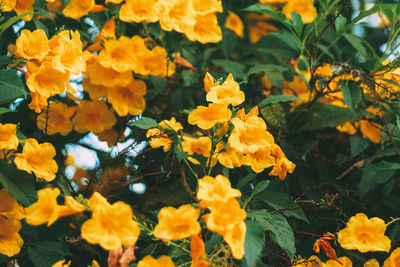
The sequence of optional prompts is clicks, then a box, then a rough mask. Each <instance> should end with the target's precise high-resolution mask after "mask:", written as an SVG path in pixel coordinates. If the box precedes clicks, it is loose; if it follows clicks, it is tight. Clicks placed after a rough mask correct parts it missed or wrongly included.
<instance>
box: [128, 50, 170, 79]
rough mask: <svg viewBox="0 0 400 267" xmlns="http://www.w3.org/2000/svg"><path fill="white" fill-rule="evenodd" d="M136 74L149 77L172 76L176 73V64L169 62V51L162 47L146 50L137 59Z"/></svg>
mask: <svg viewBox="0 0 400 267" xmlns="http://www.w3.org/2000/svg"><path fill="white" fill-rule="evenodd" d="M136 61H137V64H136V67H135V68H134V70H133V71H134V72H136V73H137V74H140V75H143V76H147V75H153V76H162V77H165V76H171V75H173V74H174V73H175V63H174V62H171V61H169V60H168V55H167V51H166V50H165V49H164V48H163V47H161V46H155V47H153V49H152V50H149V49H147V48H146V50H144V51H143V53H142V54H139V55H138V58H137V59H136Z"/></svg>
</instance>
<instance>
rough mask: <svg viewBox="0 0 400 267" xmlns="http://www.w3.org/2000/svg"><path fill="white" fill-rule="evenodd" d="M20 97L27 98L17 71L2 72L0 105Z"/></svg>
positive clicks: (6, 70) (0, 76)
mask: <svg viewBox="0 0 400 267" xmlns="http://www.w3.org/2000/svg"><path fill="white" fill-rule="evenodd" d="M18 97H26V91H25V89H24V85H23V84H22V81H21V78H20V77H19V76H18V73H17V71H16V70H13V69H4V70H0V104H4V103H8V102H10V101H13V100H14V99H16V98H18Z"/></svg>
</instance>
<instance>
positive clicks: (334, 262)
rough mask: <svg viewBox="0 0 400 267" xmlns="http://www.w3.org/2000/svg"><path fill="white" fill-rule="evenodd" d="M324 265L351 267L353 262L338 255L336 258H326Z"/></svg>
mask: <svg viewBox="0 0 400 267" xmlns="http://www.w3.org/2000/svg"><path fill="white" fill-rule="evenodd" d="M338 261H339V262H338ZM324 266H325V267H352V266H353V263H352V262H351V260H350V259H349V258H347V257H340V258H338V259H337V260H328V261H327V262H326V263H325V265H324Z"/></svg>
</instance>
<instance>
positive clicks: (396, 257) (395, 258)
mask: <svg viewBox="0 0 400 267" xmlns="http://www.w3.org/2000/svg"><path fill="white" fill-rule="evenodd" d="M397 266H400V247H399V248H396V249H395V250H393V251H392V254H390V256H389V258H387V259H386V260H385V262H384V263H383V267H397Z"/></svg>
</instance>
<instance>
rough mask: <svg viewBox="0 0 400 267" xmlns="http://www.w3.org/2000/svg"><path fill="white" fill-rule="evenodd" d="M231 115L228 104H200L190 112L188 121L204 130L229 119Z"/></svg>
mask: <svg viewBox="0 0 400 267" xmlns="http://www.w3.org/2000/svg"><path fill="white" fill-rule="evenodd" d="M231 116H232V113H231V111H230V110H229V109H228V107H227V106H226V105H223V104H216V103H212V104H209V105H208V107H205V106H198V107H197V108H196V109H195V110H193V111H192V112H190V114H189V116H188V122H189V123H190V124H192V125H197V126H198V127H199V128H201V129H203V130H208V129H211V128H212V127H214V125H215V124H217V123H224V122H227V121H229V120H230V118H231Z"/></svg>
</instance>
